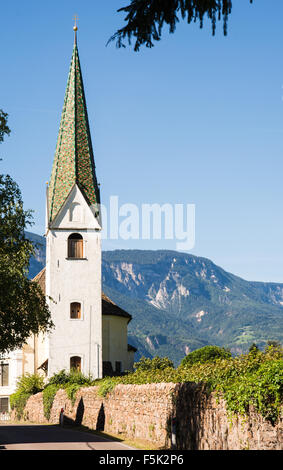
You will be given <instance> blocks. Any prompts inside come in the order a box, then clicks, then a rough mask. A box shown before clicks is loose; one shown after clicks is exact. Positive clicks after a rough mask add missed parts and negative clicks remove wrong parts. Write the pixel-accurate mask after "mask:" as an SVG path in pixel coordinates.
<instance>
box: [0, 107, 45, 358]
mask: <svg viewBox="0 0 283 470" xmlns="http://www.w3.org/2000/svg"><path fill="white" fill-rule="evenodd" d="M0 116H1V117H0V119H1V120H0V128H1V130H0V141H3V138H4V135H5V134H9V133H10V129H9V128H8V126H7V114H5V113H3V111H1V113H0ZM31 224H32V214H31V211H25V210H24V208H23V201H22V198H21V192H20V189H19V187H18V185H17V184H16V182H15V181H13V179H12V178H11V177H10V176H9V175H3V174H0V353H4V352H6V351H8V350H12V349H15V348H18V347H21V346H22V345H23V344H24V343H25V342H26V340H27V339H28V337H29V336H30V335H31V334H32V333H39V331H47V330H49V329H50V328H51V327H52V325H53V324H52V321H51V318H50V312H49V309H48V306H47V304H46V301H45V297H44V295H43V293H42V291H41V290H40V287H39V286H38V285H37V284H36V283H35V282H32V281H30V280H29V279H28V278H27V273H28V266H29V259H30V256H31V255H32V254H33V253H34V247H33V244H32V243H31V242H30V241H29V240H27V239H26V238H25V228H26V227H27V225H31Z"/></svg>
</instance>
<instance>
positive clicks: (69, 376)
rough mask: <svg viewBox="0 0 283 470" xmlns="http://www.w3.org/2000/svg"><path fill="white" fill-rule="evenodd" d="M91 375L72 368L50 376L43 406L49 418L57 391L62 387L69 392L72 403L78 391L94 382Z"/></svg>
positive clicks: (45, 414)
mask: <svg viewBox="0 0 283 470" xmlns="http://www.w3.org/2000/svg"><path fill="white" fill-rule="evenodd" d="M93 382H94V381H93V378H92V377H91V376H85V375H83V374H82V373H81V372H80V371H77V370H71V371H70V372H66V371H65V370H61V371H60V372H58V373H57V374H54V375H53V376H52V377H50V379H49V381H48V383H47V384H46V386H45V388H44V390H43V407H44V416H45V417H46V418H47V419H48V420H49V419H50V412H51V408H52V405H53V401H54V398H55V395H56V393H57V391H58V390H59V389H60V388H61V389H64V390H65V391H66V393H67V396H68V398H69V399H70V400H71V403H72V405H74V403H75V401H76V393H77V391H78V390H79V389H80V388H81V387H88V386H90V385H92V384H93Z"/></svg>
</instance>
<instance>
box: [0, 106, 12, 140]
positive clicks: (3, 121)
mask: <svg viewBox="0 0 283 470" xmlns="http://www.w3.org/2000/svg"><path fill="white" fill-rule="evenodd" d="M10 132H11V131H10V129H9V127H8V114H7V113H4V111H3V110H2V109H0V142H3V140H4V136H5V134H6V135H9V134H10Z"/></svg>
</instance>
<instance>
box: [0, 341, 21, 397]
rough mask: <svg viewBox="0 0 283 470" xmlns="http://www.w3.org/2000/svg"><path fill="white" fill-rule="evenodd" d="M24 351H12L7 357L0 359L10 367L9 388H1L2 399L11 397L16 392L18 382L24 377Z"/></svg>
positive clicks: (0, 395)
mask: <svg viewBox="0 0 283 470" xmlns="http://www.w3.org/2000/svg"><path fill="white" fill-rule="evenodd" d="M22 358H23V355H22V350H20V349H17V350H15V351H11V352H9V353H8V354H7V356H5V357H4V356H3V357H0V362H3V363H4V364H8V365H9V378H8V385H7V386H3V387H1V386H0V398H5V397H10V395H11V394H12V393H14V392H15V391H16V385H17V382H18V380H19V379H20V378H21V376H22Z"/></svg>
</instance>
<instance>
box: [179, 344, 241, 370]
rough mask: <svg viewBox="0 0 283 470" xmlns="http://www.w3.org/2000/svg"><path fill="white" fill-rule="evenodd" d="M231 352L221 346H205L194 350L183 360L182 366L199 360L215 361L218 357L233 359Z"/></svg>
mask: <svg viewBox="0 0 283 470" xmlns="http://www.w3.org/2000/svg"><path fill="white" fill-rule="evenodd" d="M231 357H232V355H231V352H230V351H229V350H227V349H225V348H220V347H219V346H204V347H203V348H200V349H196V350H195V351H192V352H191V353H189V354H188V355H187V356H185V357H184V359H182V361H181V366H191V365H193V364H196V363H197V362H201V363H204V362H207V361H215V360H216V359H231Z"/></svg>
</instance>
